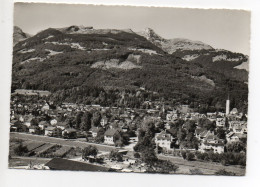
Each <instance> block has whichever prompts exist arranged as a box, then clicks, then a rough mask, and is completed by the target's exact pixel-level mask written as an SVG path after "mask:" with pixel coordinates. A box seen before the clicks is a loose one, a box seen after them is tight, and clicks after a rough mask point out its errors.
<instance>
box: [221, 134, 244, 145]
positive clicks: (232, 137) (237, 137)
mask: <svg viewBox="0 0 260 187" xmlns="http://www.w3.org/2000/svg"><path fill="white" fill-rule="evenodd" d="M246 137H247V135H246V134H241V133H235V132H230V133H228V134H227V135H226V139H227V142H229V143H230V142H238V141H240V140H241V139H242V138H246Z"/></svg>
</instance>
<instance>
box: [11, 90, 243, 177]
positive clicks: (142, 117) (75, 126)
mask: <svg viewBox="0 0 260 187" xmlns="http://www.w3.org/2000/svg"><path fill="white" fill-rule="evenodd" d="M49 94H50V92H48V91H35V90H16V91H15V92H14V94H13V95H12V100H11V119H10V133H11V138H12V136H15V137H16V138H18V139H19V138H21V137H22V138H21V139H23V141H24V140H25V139H27V143H28V139H30V138H32V137H36V138H34V139H32V140H33V141H34V143H35V141H36V142H37V141H38V144H37V145H33V146H32V145H30V144H27V148H28V146H29V147H30V146H31V147H32V148H31V153H32V152H34V154H35V153H36V152H37V149H38V150H39V151H38V152H39V154H36V155H37V156H38V157H49V158H54V159H56V160H54V161H53V160H51V161H50V162H51V164H48V163H47V164H46V166H42V167H40V168H41V169H42V168H43V167H46V168H51V167H48V165H49V166H53V165H54V166H58V167H60V165H62V164H55V163H53V162H55V161H56V162H64V164H65V163H66V162H70V161H71V162H74V161H80V163H82V164H83V163H84V162H85V161H87V162H88V163H91V164H92V165H93V164H94V165H95V166H96V167H103V169H105V171H110V170H115V171H122V172H146V171H149V169H147V166H146V165H147V162H146V161H145V160H149V159H150V158H149V157H150V155H151V153H152V152H153V151H154V152H155V154H156V155H157V157H158V158H164V160H165V158H166V157H167V160H169V159H168V157H169V158H170V157H179V158H178V159H182V160H186V161H189V162H193V161H194V163H195V160H200V161H205V162H208V161H213V162H220V163H221V164H222V165H224V166H225V165H241V166H245V159H246V158H245V156H244V157H243V159H241V157H239V156H241V155H240V154H243V155H245V153H246V140H247V114H243V113H241V112H238V110H237V109H236V108H233V109H232V110H231V109H230V100H229V99H227V100H226V111H225V112H214V113H213V112H208V113H198V112H194V111H193V110H192V109H191V108H190V107H189V106H188V105H178V106H166V105H164V104H162V103H161V104H158V105H156V104H154V103H151V101H145V104H147V105H151V106H154V107H153V108H151V107H149V109H136V108H121V107H103V106H100V105H98V104H96V105H93V104H92V105H83V104H76V103H65V102H64V103H62V104H60V105H56V106H55V105H54V104H53V102H51V101H48V100H47V98H48V95H49ZM20 97H23V98H31V97H37V100H38V103H32V102H27V101H28V100H26V99H19V98H20ZM19 134H21V135H22V136H19ZM25 136H26V138H25ZM146 137H147V138H148V137H149V138H150V139H148V141H152V142H153V144H151V145H153V148H154V149H153V150H152V152H148V153H147V154H145V153H144V152H142V149H144V148H143V147H142V146H144V145H146V144H147V142H145V141H147V140H146V139H145V138H146ZM37 138H38V139H37ZM57 139H58V140H59V143H57V146H58V148H59V149H61V150H62V149H63V151H61V152H62V153H61V154H56V155H55V154H49V155H52V156H48V155H47V154H46V152H50V150H53V149H54V147H53V143H55V141H56V140H57ZM25 142H26V141H25ZM31 142H32V141H31ZM39 142H41V143H42V144H41V143H39ZM64 142H65V143H64ZM67 142H73V143H74V144H73V145H70V146H67V145H66V143H67ZM63 143H64V145H63ZM80 143H82V144H80ZM77 144H79V145H80V146H77ZM24 145H26V143H25V144H24ZM48 145H49V146H48ZM62 145H63V146H62ZM57 146H56V148H55V150H56V152H57ZM148 146H149V145H148ZM41 148H42V149H41ZM72 148H73V151H74V157H71V155H70V154H71V152H72ZM59 149H58V150H59ZM77 149H81V150H77ZM35 150H36V151H35ZM93 150H94V151H93ZM66 154H67V155H70V157H69V159H70V161H67V160H65V159H64V158H67V157H66ZM231 154H233V155H231ZM21 155H26V154H21ZM43 155H44V156H43ZM46 155H47V156H46ZM145 155H146V156H145ZM147 155H148V156H147ZM220 155H222V156H221V158H220ZM236 155H237V157H239V158H238V160H239V161H238V162H234V163H232V162H230V161H229V160H230V159H229V157H232V156H233V157H234V156H236ZM27 156H28V155H27ZM147 157H148V158H147ZM222 157H225V159H223V158H222ZM226 157H227V158H226ZM58 159H61V160H58ZM241 160H242V161H241ZM240 161H241V162H240ZM243 161H244V162H243ZM71 164H72V165H73V163H71ZM68 165H70V164H69V163H68ZM177 165H178V164H177ZM54 166H53V167H54ZM26 167H27V168H30V169H31V168H33V166H32V165H30V166H28V165H27V166H26ZM37 167H39V166H37ZM176 168H177V169H178V167H176ZM176 168H174V167H173V168H172V170H171V171H169V173H175V172H176V170H177V169H176ZM54 169H55V167H54ZM56 169H59V168H56ZM60 169H62V168H60ZM63 169H66V168H63ZM67 169H68V170H71V169H72V168H67ZM103 169H102V168H99V169H97V170H98V171H99V170H101V171H103ZM109 169H110V170H109ZM191 171H193V170H191ZM191 173H192V172H191Z"/></svg>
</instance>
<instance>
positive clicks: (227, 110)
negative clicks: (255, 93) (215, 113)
mask: <svg viewBox="0 0 260 187" xmlns="http://www.w3.org/2000/svg"><path fill="white" fill-rule="evenodd" d="M229 112H230V100H229V96H228V99H227V101H226V116H227V115H228V114H229Z"/></svg>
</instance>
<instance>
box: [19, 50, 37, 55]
mask: <svg viewBox="0 0 260 187" xmlns="http://www.w3.org/2000/svg"><path fill="white" fill-rule="evenodd" d="M34 51H35V49H27V50H26V49H23V50H20V51H18V53H23V54H24V53H31V52H34Z"/></svg>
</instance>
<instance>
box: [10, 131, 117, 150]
mask: <svg viewBox="0 0 260 187" xmlns="http://www.w3.org/2000/svg"><path fill="white" fill-rule="evenodd" d="M10 138H19V139H23V140H33V141H39V142H45V143H52V144H59V145H63V146H70V147H79V148H85V147H87V146H89V145H94V146H96V147H97V149H98V150H99V151H111V150H113V149H116V147H114V146H109V145H102V144H95V143H90V142H83V141H78V140H71V139H70V140H66V139H61V138H53V137H48V136H42V135H32V134H25V133H17V132H11V133H10Z"/></svg>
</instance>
